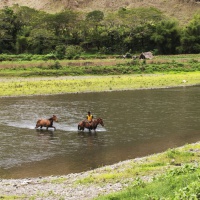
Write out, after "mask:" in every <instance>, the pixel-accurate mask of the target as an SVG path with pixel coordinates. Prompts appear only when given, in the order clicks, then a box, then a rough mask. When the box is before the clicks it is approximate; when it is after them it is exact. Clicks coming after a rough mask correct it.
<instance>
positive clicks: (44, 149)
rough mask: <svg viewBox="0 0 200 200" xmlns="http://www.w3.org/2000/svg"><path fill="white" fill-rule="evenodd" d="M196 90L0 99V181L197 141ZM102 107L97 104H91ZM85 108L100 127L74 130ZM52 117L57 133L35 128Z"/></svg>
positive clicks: (66, 170) (64, 171) (85, 166)
mask: <svg viewBox="0 0 200 200" xmlns="http://www.w3.org/2000/svg"><path fill="white" fill-rule="evenodd" d="M199 90H200V87H187V88H173V89H157V90H141V91H123V92H102V93H88V94H66V95H52V96H32V97H13V98H1V99H0V114H1V116H4V117H3V119H0V135H1V140H0V177H4V178H20V177H34V176H46V175H56V174H67V173H72V172H81V171H85V170H89V169H93V168H97V167H100V166H102V165H108V164H112V163H115V162H118V161H122V160H126V159H130V158H135V157H140V156H145V155H149V154H152V153H156V152H161V151H164V150H166V149H168V148H173V147H177V146H181V145H184V144H186V143H191V142H196V141H198V140H199V139H200V134H199V130H200V118H199V117H198V116H199V115H200V104H199V103H198V102H199V98H200V92H199ZM96 105H101V106H98V107H97V106H96ZM88 110H91V111H92V113H93V115H94V117H95V118H97V117H101V118H102V119H103V121H104V123H105V127H101V126H98V128H97V130H96V132H94V131H91V132H89V131H88V130H85V131H84V132H81V131H78V129H77V125H78V122H79V121H80V120H82V119H84V118H85V115H86V113H87V111H88ZM53 114H55V115H56V116H57V117H58V120H59V122H58V123H56V122H55V123H54V126H55V127H56V129H57V130H56V131H54V130H53V129H49V130H48V131H47V130H46V128H44V129H42V130H39V129H38V130H35V123H36V121H37V120H38V119H39V118H49V117H51V116H52V115H53Z"/></svg>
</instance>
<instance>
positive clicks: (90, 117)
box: [86, 111, 93, 124]
mask: <svg viewBox="0 0 200 200" xmlns="http://www.w3.org/2000/svg"><path fill="white" fill-rule="evenodd" d="M86 119H87V120H88V122H89V123H90V124H91V122H92V120H93V115H92V114H91V112H90V111H88V114H87V116H86Z"/></svg>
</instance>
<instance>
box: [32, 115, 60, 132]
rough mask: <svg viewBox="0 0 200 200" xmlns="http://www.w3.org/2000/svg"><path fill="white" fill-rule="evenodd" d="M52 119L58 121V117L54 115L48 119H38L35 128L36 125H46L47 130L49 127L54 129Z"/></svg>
mask: <svg viewBox="0 0 200 200" xmlns="http://www.w3.org/2000/svg"><path fill="white" fill-rule="evenodd" d="M54 121H55V122H57V121H58V119H57V117H56V116H55V115H53V117H51V118H49V119H39V120H38V121H37V123H36V126H35V128H38V127H40V128H42V127H43V126H44V127H47V130H48V128H49V127H51V128H54V130H56V128H55V127H54V126H53V122H54Z"/></svg>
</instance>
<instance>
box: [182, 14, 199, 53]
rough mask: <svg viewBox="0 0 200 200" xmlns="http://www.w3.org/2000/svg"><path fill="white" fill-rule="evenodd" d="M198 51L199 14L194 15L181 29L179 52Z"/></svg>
mask: <svg viewBox="0 0 200 200" xmlns="http://www.w3.org/2000/svg"><path fill="white" fill-rule="evenodd" d="M199 52H200V15H195V16H194V17H193V19H192V20H191V21H190V22H189V24H188V26H186V28H185V29H184V30H183V34H182V38H181V53H199Z"/></svg>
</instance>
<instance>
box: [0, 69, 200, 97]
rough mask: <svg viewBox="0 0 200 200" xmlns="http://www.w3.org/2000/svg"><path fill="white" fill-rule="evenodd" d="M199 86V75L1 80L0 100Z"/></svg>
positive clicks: (197, 73) (199, 73)
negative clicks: (23, 96) (4, 97)
mask: <svg viewBox="0 0 200 200" xmlns="http://www.w3.org/2000/svg"><path fill="white" fill-rule="evenodd" d="M196 84H200V72H193V73H180V74H154V75H148V74H146V75H115V76H114V75H113V76H78V77H77V76H76V77H71V76H70V77H69V76H68V77H58V78H55V77H49V78H12V79H10V78H1V79H0V96H22V95H45V94H61V93H77V92H91V91H92V92H100V91H113V90H129V89H131V90H132V89H149V88H165V87H175V86H187V85H196Z"/></svg>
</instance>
